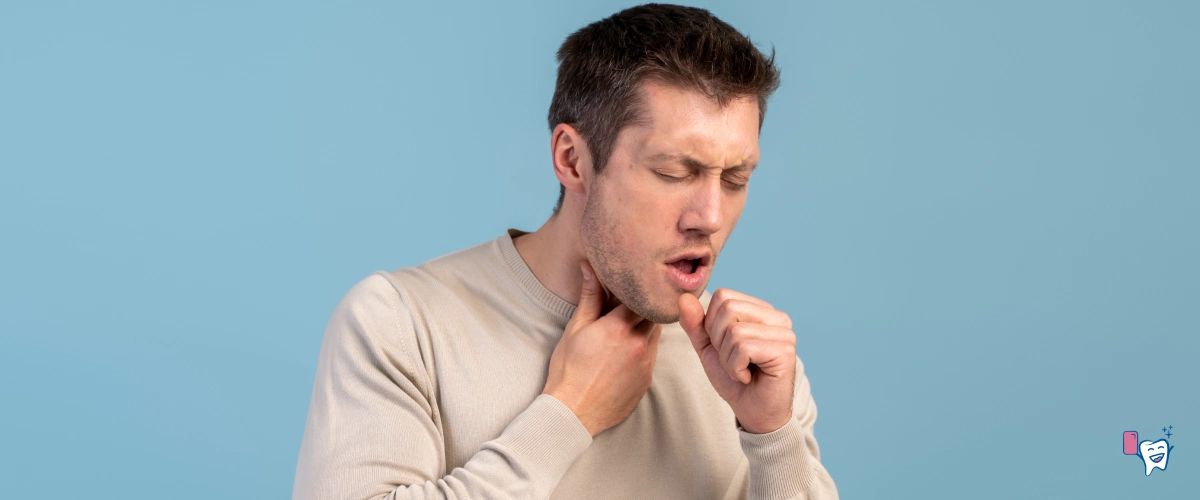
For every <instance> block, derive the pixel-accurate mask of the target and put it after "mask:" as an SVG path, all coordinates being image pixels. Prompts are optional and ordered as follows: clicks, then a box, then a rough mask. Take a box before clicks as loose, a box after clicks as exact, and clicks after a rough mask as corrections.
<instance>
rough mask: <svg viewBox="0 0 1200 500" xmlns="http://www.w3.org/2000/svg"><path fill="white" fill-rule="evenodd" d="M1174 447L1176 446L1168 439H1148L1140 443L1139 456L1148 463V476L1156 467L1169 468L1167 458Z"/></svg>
mask: <svg viewBox="0 0 1200 500" xmlns="http://www.w3.org/2000/svg"><path fill="white" fill-rule="evenodd" d="M1173 448H1175V447H1174V446H1171V444H1170V443H1168V442H1167V440H1166V439H1159V440H1158V441H1150V440H1146V441H1142V442H1141V443H1140V444H1138V456H1139V457H1142V461H1143V462H1145V463H1146V475H1147V476H1149V475H1150V473H1151V472H1153V471H1154V469H1156V468H1157V469H1162V470H1167V458H1169V457H1170V455H1171V449H1173Z"/></svg>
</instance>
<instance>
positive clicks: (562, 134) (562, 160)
mask: <svg viewBox="0 0 1200 500" xmlns="http://www.w3.org/2000/svg"><path fill="white" fill-rule="evenodd" d="M550 155H551V159H552V160H553V161H554V176H555V177H558V182H560V183H562V185H563V187H565V188H566V190H567V191H571V192H573V193H579V194H586V193H587V186H588V185H590V184H591V180H592V175H594V174H595V172H594V171H593V170H592V155H591V154H589V152H588V148H587V143H585V142H584V140H583V137H582V136H580V135H579V131H578V130H575V127H572V126H571V125H568V124H566V123H560V124H558V125H556V126H555V127H554V130H553V131H552V132H551V133H550Z"/></svg>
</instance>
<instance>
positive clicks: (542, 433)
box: [495, 394, 592, 489]
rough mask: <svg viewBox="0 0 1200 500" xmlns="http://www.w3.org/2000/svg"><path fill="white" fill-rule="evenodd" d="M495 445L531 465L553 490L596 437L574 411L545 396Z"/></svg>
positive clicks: (541, 479) (551, 397)
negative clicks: (593, 437)
mask: <svg viewBox="0 0 1200 500" xmlns="http://www.w3.org/2000/svg"><path fill="white" fill-rule="evenodd" d="M495 443H496V444H498V445H501V446H503V447H505V448H507V449H508V450H509V451H510V452H511V453H512V454H513V455H515V456H516V457H518V458H519V459H520V460H521V461H522V462H523V463H525V464H527V465H528V467H529V471H530V473H531V474H534V475H536V476H538V477H537V481H538V482H539V483H542V484H545V485H547V486H548V487H549V488H550V489H553V488H554V486H555V485H557V484H558V481H559V479H562V476H563V474H566V473H567V469H568V468H570V467H571V464H573V463H575V459H577V458H579V455H582V454H583V452H584V451H585V450H587V448H588V446H590V445H591V444H592V435H591V433H589V432H588V430H587V428H586V427H584V426H583V423H582V422H580V421H579V418H578V417H576V416H575V413H574V412H572V411H571V409H570V408H567V407H566V405H564V404H562V402H561V401H559V400H557V399H555V398H554V397H553V396H550V395H548V394H542V395H539V396H538V397H537V398H535V399H534V400H533V403H531V404H530V405H529V408H526V409H525V411H523V412H521V414H520V415H517V418H515V419H513V421H512V423H510V424H509V425H508V428H506V429H504V432H503V433H502V434H500V437H498V438H496V441H495Z"/></svg>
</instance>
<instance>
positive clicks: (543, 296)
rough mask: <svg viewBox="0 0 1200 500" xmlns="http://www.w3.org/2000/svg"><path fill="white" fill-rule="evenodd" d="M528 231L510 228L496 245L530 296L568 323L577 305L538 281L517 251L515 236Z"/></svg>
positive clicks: (497, 239)
mask: <svg viewBox="0 0 1200 500" xmlns="http://www.w3.org/2000/svg"><path fill="white" fill-rule="evenodd" d="M528 233H529V231H522V230H520V229H513V228H509V229H508V230H507V231H505V232H504V235H503V236H501V237H499V238H496V240H495V241H496V247H497V249H499V251H500V257H501V258H502V259H504V263H505V264H508V269H509V270H510V271H512V273H513V277H514V278H515V279H516V280H517V283H518V284H520V285H521V288H522V289H523V290H525V293H526V294H528V295H529V298H531V299H533V301H534V302H536V303H537V304H538V305H539V306H542V307H543V308H545V309H546V310H547V311H549V312H550V313H551V314H553V315H555V316H558V317H559V319H561V320H562V322H563V324H566V323H567V322H568V321H570V320H571V316H573V315H574V314H575V305H574V304H572V303H570V302H567V301H565V300H563V299H562V298H561V297H559V296H557V295H555V294H554V292H551V291H550V290H549V289H547V288H546V286H545V285H542V282H541V281H538V279H537V277H536V276H534V275H533V271H532V270H530V269H529V264H526V263H525V259H522V258H521V254H520V253H518V252H517V247H516V245H515V244H513V238H515V237H517V236H521V235H523V234H528Z"/></svg>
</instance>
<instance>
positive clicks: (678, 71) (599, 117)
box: [548, 3, 779, 214]
mask: <svg viewBox="0 0 1200 500" xmlns="http://www.w3.org/2000/svg"><path fill="white" fill-rule="evenodd" d="M647 78H654V79H656V80H659V81H662V82H664V83H668V84H672V85H677V86H681V87H685V88H688V89H691V90H696V91H699V92H701V93H703V94H704V95H706V96H708V97H710V98H712V99H714V100H716V101H717V102H718V103H719V104H720V105H721V106H724V105H725V104H726V103H728V102H729V101H730V100H732V99H734V98H738V97H747V96H749V97H756V98H757V99H758V125H759V127H760V128H761V127H762V120H763V117H764V116H766V112H767V98H768V97H769V96H770V95H771V94H772V93H773V92H775V89H776V88H778V87H779V69H778V68H776V67H775V49H774V47H772V48H771V55H770V57H767V56H765V55H764V54H763V53H762V52H760V51H759V50H758V48H756V47H755V46H754V44H753V43H751V42H750V39H748V38H746V36H745V35H742V34H741V33H740V32H738V31H737V30H736V29H734V28H733V27H732V26H730V25H728V24H726V23H725V22H724V21H721V20H720V19H717V17H716V16H714V15H712V13H710V12H709V11H707V10H704V9H698V8H695V7H684V6H680V5H666V4H654V3H651V4H646V5H639V6H637V7H631V8H628V9H625V10H623V11H621V12H618V13H616V14H613V15H612V16H609V17H607V18H605V19H601V20H599V21H596V22H594V23H592V24H589V25H587V26H584V27H583V28H581V29H580V30H579V31H576V32H574V33H572V34H571V35H570V36H568V37H567V39H566V40H565V41H564V42H563V44H562V46H561V47H559V49H558V80H557V82H556V83H555V86H554V97H553V98H552V99H551V100H550V113H549V117H548V121H549V124H550V130H551V131H552V132H553V130H554V127H556V126H558V124H560V123H566V124H570V125H572V126H574V127H575V129H576V130H578V131H579V134H580V135H581V136H583V139H584V141H586V143H587V148H588V151H589V152H590V153H591V155H592V163H593V166H594V169H595V172H596V174H599V173H600V172H602V171H603V170H604V166H605V164H606V163H607V162H608V157H609V155H610V154H611V153H612V149H613V145H614V143H615V142H616V138H617V133H618V132H620V130H621V129H622V128H623V127H625V126H627V125H630V124H632V123H634V122H636V121H637V120H638V119H639V118H640V117H641V116H640V113H641V108H640V106H639V102H638V90H639V86H640V85H641V83H642V82H643V81H644V80H646V79H647ZM565 195H566V188H564V187H563V186H562V185H561V184H560V185H559V191H558V203H557V204H556V205H555V206H554V213H555V214H557V213H558V210H559V209H560V208H561V207H562V203H563V198H564V197H565Z"/></svg>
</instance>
